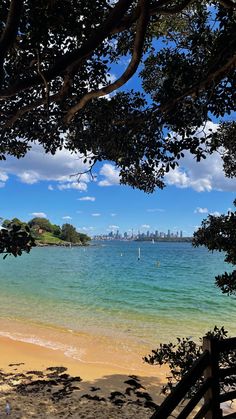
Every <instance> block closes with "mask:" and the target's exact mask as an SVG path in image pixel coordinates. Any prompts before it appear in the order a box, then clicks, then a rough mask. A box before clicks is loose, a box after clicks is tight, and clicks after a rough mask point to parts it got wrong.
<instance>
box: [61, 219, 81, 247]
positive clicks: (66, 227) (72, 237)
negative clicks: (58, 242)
mask: <svg viewBox="0 0 236 419" xmlns="http://www.w3.org/2000/svg"><path fill="white" fill-rule="evenodd" d="M61 239H62V240H65V241H67V242H71V243H79V242H80V239H79V235H78V233H77V231H76V228H75V227H74V226H73V225H71V224H68V223H66V224H63V226H62V228H61Z"/></svg>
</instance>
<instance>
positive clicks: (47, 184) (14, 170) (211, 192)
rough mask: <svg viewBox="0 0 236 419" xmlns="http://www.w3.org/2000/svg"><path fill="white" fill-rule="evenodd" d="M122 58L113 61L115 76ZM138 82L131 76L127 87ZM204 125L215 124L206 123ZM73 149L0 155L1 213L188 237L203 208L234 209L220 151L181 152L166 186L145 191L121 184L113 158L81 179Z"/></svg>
mask: <svg viewBox="0 0 236 419" xmlns="http://www.w3.org/2000/svg"><path fill="white" fill-rule="evenodd" d="M126 65H127V62H125V61H123V62H121V63H120V64H119V65H114V66H113V68H112V71H111V76H110V78H111V79H114V78H116V77H117V76H118V75H119V74H120V73H121V72H122V71H123V69H124V68H125V66H126ZM122 67H123V68H122ZM137 87H138V88H139V89H140V82H139V79H138V77H137V75H135V77H133V78H132V80H131V81H129V82H128V84H127V85H126V87H125V89H130V88H137ZM207 128H212V129H216V128H217V124H216V123H215V124H214V123H212V122H209V123H208V126H207ZM82 161H83V159H82V158H81V157H80V156H78V155H73V154H70V152H68V151H67V150H61V151H58V152H57V153H56V155H55V156H52V155H50V154H45V153H44V151H43V149H42V148H41V146H39V145H38V144H35V145H33V147H32V150H31V151H30V152H29V153H28V154H27V155H26V157H25V158H23V159H20V160H18V159H15V158H13V157H8V158H7V160H6V161H5V162H4V161H0V217H3V219H5V218H7V219H12V218H14V217H17V218H20V219H21V220H23V221H29V220H30V219H32V218H33V217H36V216H39V217H46V218H48V219H49V220H50V221H51V222H52V223H55V224H58V225H62V224H64V223H71V224H73V225H74V226H75V227H76V228H77V229H78V231H81V232H84V233H86V234H88V235H90V236H94V235H98V234H107V233H108V232H110V231H114V232H116V231H117V230H119V231H120V233H124V232H128V233H130V232H131V231H132V229H133V232H134V233H136V232H138V231H140V232H143V233H145V232H147V231H151V232H152V231H156V230H158V231H159V232H165V233H167V231H168V230H171V231H172V232H176V231H180V230H182V231H183V235H184V236H191V235H192V234H193V232H194V231H195V230H196V229H197V228H198V227H199V226H200V225H201V221H202V220H203V219H204V218H206V217H207V215H208V214H215V215H219V214H222V213H225V212H227V211H228V210H230V209H233V201H234V199H235V198H236V196H235V191H236V179H228V178H226V177H225V175H224V172H223V168H222V161H221V159H220V156H219V154H217V153H216V154H213V155H212V156H208V157H207V158H206V160H202V161H201V162H200V163H196V161H195V160H194V158H193V157H192V156H191V155H190V154H188V153H186V155H185V157H184V159H182V160H180V166H179V167H178V168H176V169H175V170H172V171H170V172H169V173H168V174H167V175H166V177H165V182H166V188H164V190H156V192H154V193H153V194H145V193H144V192H142V191H139V190H134V189H132V188H131V187H129V186H123V185H120V184H119V171H118V170H117V169H116V168H115V166H114V165H113V164H112V163H111V162H101V163H98V164H97V165H96V166H95V167H94V170H93V175H94V178H93V179H92V178H91V177H90V175H89V174H88V173H86V174H84V175H82V176H81V177H80V179H79V180H78V176H74V175H75V174H76V173H80V172H84V171H86V170H87V169H88V167H87V166H85V165H84V164H83V163H82Z"/></svg>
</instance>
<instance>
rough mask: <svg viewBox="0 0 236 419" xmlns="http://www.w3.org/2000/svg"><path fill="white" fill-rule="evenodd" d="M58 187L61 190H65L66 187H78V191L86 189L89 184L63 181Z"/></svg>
mask: <svg viewBox="0 0 236 419" xmlns="http://www.w3.org/2000/svg"><path fill="white" fill-rule="evenodd" d="M58 189H59V190H60V191H63V190H65V189H77V190H78V191H86V190H87V184H86V183H84V182H71V183H61V184H59V185H58Z"/></svg>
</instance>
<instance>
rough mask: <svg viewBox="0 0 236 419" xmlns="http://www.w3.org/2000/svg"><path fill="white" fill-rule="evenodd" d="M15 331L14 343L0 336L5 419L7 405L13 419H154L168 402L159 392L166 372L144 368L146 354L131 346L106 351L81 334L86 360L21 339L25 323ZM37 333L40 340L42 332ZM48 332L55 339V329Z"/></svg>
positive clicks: (0, 399) (0, 400) (103, 343)
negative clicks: (157, 408) (160, 408)
mask: <svg viewBox="0 0 236 419" xmlns="http://www.w3.org/2000/svg"><path fill="white" fill-rule="evenodd" d="M6 326H7V324H6ZM6 326H5V327H6ZM8 326H9V324H8ZM12 326H13V325H11V327H12ZM16 326H17V327H16V329H17V331H15V337H14V338H12V337H11V338H10V337H6V336H0V348H1V349H0V352H1V362H0V394H1V396H0V415H1V417H6V415H5V414H4V413H3V412H4V409H5V406H6V402H7V401H8V402H9V403H10V406H11V417H12V418H14V419H19V418H22V419H28V418H30V417H37V418H42V419H43V418H45V417H47V418H48V419H54V418H55V419H56V418H59V417H62V418H67V417H68V418H69V417H70V418H71V417H72V418H74V419H77V418H78V417H80V418H81V419H82V418H86V419H94V417H96V418H97V419H104V417H107V418H109V419H118V418H120V419H134V418H136V419H137V418H140V419H149V418H150V417H151V415H152V414H153V412H154V411H155V409H156V407H157V405H158V404H160V403H161V401H162V400H163V399H164V396H160V389H161V386H162V383H163V382H164V381H165V377H166V374H167V368H165V367H164V368H160V367H157V366H151V365H148V364H144V363H143V362H142V355H141V353H140V354H138V353H137V352H135V351H134V349H131V348H130V347H128V346H125V345H123V346H120V343H119V342H117V341H116V342H115V341H114V342H110V343H109V345H110V346H107V344H108V340H107V339H103V338H102V337H99V338H98V337H97V336H95V337H92V336H88V335H86V334H78V336H76V339H77V340H78V341H79V342H80V344H81V347H80V349H83V350H84V349H86V351H85V353H83V355H82V358H83V359H74V358H73V357H70V356H67V355H65V353H64V352H63V347H61V349H55V348H54V349H53V348H49V347H45V346H42V345H40V344H37V343H32V342H24V341H20V340H17V333H18V337H19V330H20V326H22V324H21V325H19V323H18V324H17V325H16ZM42 329H43V328H42ZM1 330H2V325H0V331H1ZM34 331H35V329H34ZM11 332H12V331H11ZM31 332H32V330H31ZM38 332H39V335H38V338H39V337H40V339H41V338H42V336H41V335H42V330H40V329H38ZM44 332H45V331H44ZM46 332H47V333H49V334H50V335H52V333H50V332H52V330H50V329H49V330H47V331H46ZM4 333H5V332H4ZM27 333H29V331H27V332H25V337H26V334H27ZM56 336H57V338H58V334H57V335H56ZM70 337H71V338H72V340H73V342H70V341H69V338H70ZM21 338H22V337H21ZM26 338H27V337H26ZM51 338H52V336H51ZM60 338H61V343H62V342H63V341H64V340H66V342H67V344H68V345H71V344H72V343H73V344H74V338H73V335H71V334H70V333H69V332H61V335H60ZM51 341H52V339H51ZM129 349H131V350H130V352H129ZM81 353H82V352H81ZM131 360H133V364H132V365H131V366H129V365H130V362H131Z"/></svg>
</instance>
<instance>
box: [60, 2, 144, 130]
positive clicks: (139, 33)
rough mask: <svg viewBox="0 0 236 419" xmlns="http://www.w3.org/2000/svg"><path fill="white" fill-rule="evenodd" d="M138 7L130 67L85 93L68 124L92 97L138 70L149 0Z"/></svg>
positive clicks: (112, 89) (97, 95) (101, 94)
mask: <svg viewBox="0 0 236 419" xmlns="http://www.w3.org/2000/svg"><path fill="white" fill-rule="evenodd" d="M138 7H140V10H141V13H140V17H139V19H138V23H137V29H136V36H135V40H134V47H133V54H132V58H131V60H130V63H129V65H128V67H127V68H126V70H125V72H124V73H123V74H122V76H121V77H119V78H118V79H117V80H116V81H115V82H114V83H111V84H109V85H108V86H106V87H103V88H102V89H99V90H94V91H92V92H89V93H87V94H85V95H84V96H83V97H82V98H81V99H80V101H79V102H78V103H77V104H76V105H75V106H73V107H72V108H71V109H70V110H69V111H68V112H67V114H66V116H65V118H64V122H66V123H67V124H68V123H69V122H70V121H71V119H72V118H73V117H74V115H75V114H76V113H77V112H78V111H80V110H81V109H82V108H84V106H85V105H86V104H87V103H88V102H89V101H90V100H92V99H94V98H98V97H101V96H105V95H107V94H109V93H111V92H113V91H114V90H117V89H118V88H119V87H121V86H123V85H124V84H125V83H127V81H128V80H129V79H130V78H131V77H132V76H133V75H134V73H135V72H136V70H137V68H138V66H139V63H140V60H141V57H142V52H143V44H144V40H145V34H146V29H147V25H148V20H149V17H148V16H149V13H148V9H149V0H139V4H138Z"/></svg>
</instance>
